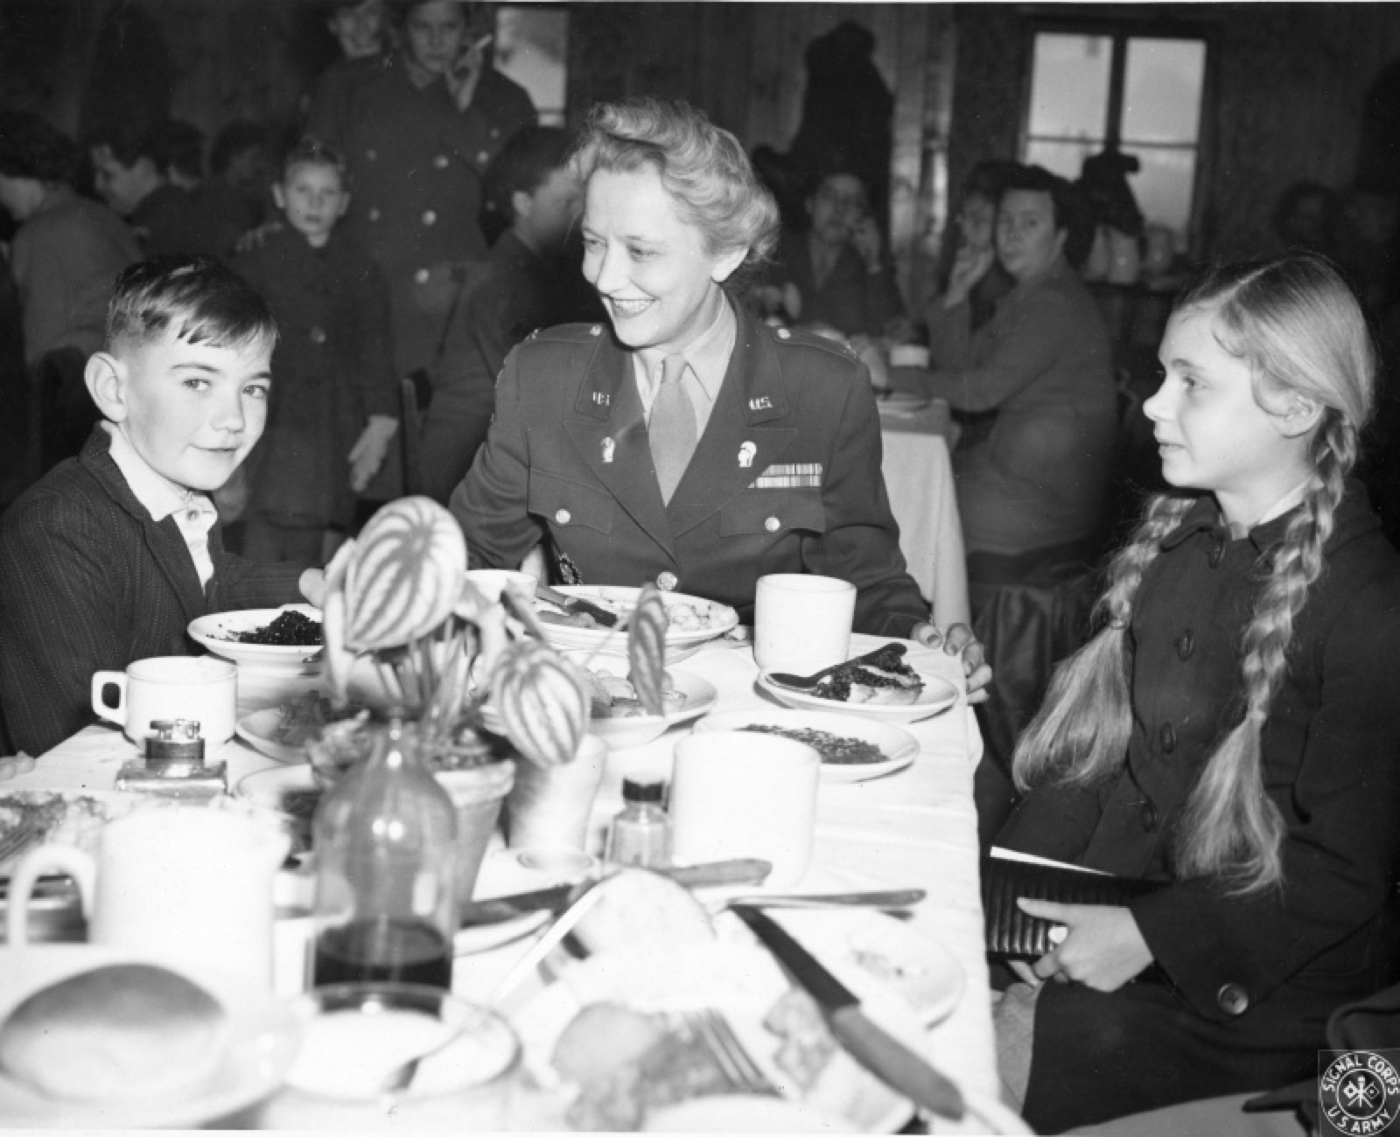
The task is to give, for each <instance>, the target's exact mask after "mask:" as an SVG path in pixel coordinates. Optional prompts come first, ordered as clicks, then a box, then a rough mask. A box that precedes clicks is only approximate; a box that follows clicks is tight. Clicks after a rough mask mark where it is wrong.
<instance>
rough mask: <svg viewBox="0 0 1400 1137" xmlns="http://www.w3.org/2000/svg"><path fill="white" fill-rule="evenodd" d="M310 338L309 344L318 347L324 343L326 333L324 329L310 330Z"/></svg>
mask: <svg viewBox="0 0 1400 1137" xmlns="http://www.w3.org/2000/svg"><path fill="white" fill-rule="evenodd" d="M310 336H311V342H312V343H314V344H317V345H318V346H319V345H320V344H323V343H325V342H326V331H325V329H324V328H312V329H311V332H310Z"/></svg>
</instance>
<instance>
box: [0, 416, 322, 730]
mask: <svg viewBox="0 0 1400 1137" xmlns="http://www.w3.org/2000/svg"><path fill="white" fill-rule="evenodd" d="M109 446H110V439H109V438H108V436H107V433H106V432H105V431H104V430H102V428H101V427H97V428H95V429H94V430H93V432H92V436H91V437H90V438H89V439H88V441H87V444H86V445H85V446H84V447H83V450H82V453H81V454H80V455H79V456H78V457H77V458H70V459H68V460H67V461H65V462H61V463H60V464H59V465H57V466H55V467H54V468H53V469H52V470H50V471H49V472H48V473H47V474H46V475H44V477H43V478H42V479H41V480H40V481H39V482H37V483H36V484H35V485H33V486H31V487H30V488H29V489H28V490H26V491H25V493H24V494H23V495H22V496H21V497H20V498H19V500H17V501H16V502H15V503H14V504H13V505H12V506H10V508H9V509H7V510H6V511H5V515H4V517H3V518H0V707H3V710H4V717H5V723H6V726H7V727H8V728H9V733H10V740H11V742H12V743H13V744H14V745H15V746H17V747H18V748H19V749H21V750H24V751H25V752H27V753H29V754H33V755H39V754H42V753H43V752H44V751H46V750H49V749H51V748H52V747H54V746H57V745H58V744H59V743H60V742H62V741H63V740H64V739H65V738H67V737H68V736H69V735H70V734H73V733H74V732H75V731H78V730H81V729H82V728H83V727H85V726H87V725H88V724H89V723H91V722H93V721H95V718H96V716H95V715H94V714H93V712H92V697H91V684H92V676H93V673H94V672H95V671H100V670H113V671H120V670H122V669H123V668H125V667H126V665H127V664H129V663H131V662H133V661H134V660H137V659H145V658H147V657H149V656H157V655H198V654H200V653H201V649H200V648H199V646H198V645H197V644H196V643H195V642H194V641H193V640H191V639H190V638H189V637H188V636H187V635H186V634H185V628H186V626H187V625H188V624H189V622H190V621H191V620H193V619H195V618H196V617H198V616H204V615H207V614H208V613H210V612H223V611H227V610H229V609H233V608H267V607H276V606H277V605H280V604H287V603H290V602H293V601H297V600H300V599H301V598H302V597H301V593H300V591H299V590H298V588H297V581H298V578H299V577H300V575H301V571H302V566H299V565H281V564H279V565H258V564H254V563H253V562H251V561H246V560H244V559H243V558H242V557H237V556H234V555H233V554H231V553H227V552H225V551H224V545H223V539H222V537H221V535H220V527H219V525H218V524H217V523H216V524H215V525H214V528H213V529H211V530H210V532H209V556H210V559H211V560H212V561H213V563H214V576H213V577H212V579H211V580H210V581H209V584H208V587H207V588H201V587H200V584H199V575H198V573H197V572H196V571H195V567H194V559H193V558H192V557H191V556H190V551H189V547H188V546H187V545H186V544H185V539H184V537H183V536H182V535H181V533H180V529H179V527H178V526H177V525H176V524H175V519H174V518H173V517H167V518H166V519H165V520H164V521H161V522H160V523H159V524H157V523H156V522H154V521H152V520H151V515H150V513H149V512H148V511H147V509H146V508H145V507H144V506H143V505H141V503H140V502H139V501H137V500H136V496H135V495H134V494H133V493H132V492H131V490H130V488H129V487H128V486H127V484H126V479H125V478H123V477H122V474H121V471H120V470H118V469H117V465H116V463H115V462H113V461H112V456H111V453H110V451H109Z"/></svg>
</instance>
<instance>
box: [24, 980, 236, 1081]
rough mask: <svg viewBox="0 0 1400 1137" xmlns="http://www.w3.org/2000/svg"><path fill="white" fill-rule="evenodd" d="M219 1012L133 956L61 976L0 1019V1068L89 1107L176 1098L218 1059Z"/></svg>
mask: <svg viewBox="0 0 1400 1137" xmlns="http://www.w3.org/2000/svg"><path fill="white" fill-rule="evenodd" d="M227 1029H228V1016H227V1015H226V1013H225V1012H224V1009H223V1007H222V1006H221V1005H220V1004H219V1002H218V1001H217V1000H216V999H215V998H214V997H213V996H212V995H210V994H209V992H207V991H205V990H204V988H202V987H200V986H198V985H196V984H195V983H193V982H191V981H190V980H188V979H186V978H185V977H184V976H182V975H178V974H176V973H175V972H173V971H168V970H166V969H165V968H163V967H153V966H150V965H148V964H141V963H122V964H112V965H109V966H106V967H99V968H96V969H94V970H92V971H84V972H82V973H81V974H78V975H73V976H70V977H69V978H67V979H62V980H60V981H59V982H57V983H54V984H52V985H50V986H48V987H44V988H42V989H40V990H38V991H36V992H34V994H32V995H30V996H29V997H28V998H27V999H25V1000H24V1001H23V1002H22V1003H20V1005H19V1006H18V1007H16V1008H15V1010H14V1012H13V1013H12V1014H11V1015H10V1017H9V1018H8V1019H6V1020H5V1023H4V1025H3V1026H0V1067H3V1069H4V1070H5V1071H6V1072H7V1073H8V1074H9V1075H10V1076H11V1077H12V1078H14V1079H16V1080H17V1081H20V1082H22V1083H24V1084H26V1085H28V1086H30V1087H31V1088H33V1089H35V1090H38V1091H39V1092H40V1093H42V1094H45V1095H47V1096H49V1097H54V1098H61V1099H64V1100H67V1101H74V1102H84V1103H89V1104H107V1103H110V1104H114V1105H116V1104H129V1103H136V1102H142V1101H148V1100H154V1099H159V1100H162V1101H171V1100H179V1098H180V1097H182V1096H184V1095H186V1094H189V1093H191V1092H193V1091H194V1090H195V1089H197V1088H198V1087H199V1086H200V1084H201V1083H203V1082H204V1081H205V1080H207V1079H208V1078H209V1076H210V1075H211V1074H212V1073H213V1072H214V1070H215V1068H216V1067H217V1066H218V1064H219V1062H220V1060H221V1059H222V1051H223V1044H224V1040H225V1037H226V1032H227Z"/></svg>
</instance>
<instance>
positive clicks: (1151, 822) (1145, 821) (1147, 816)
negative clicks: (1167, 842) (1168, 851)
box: [1138, 801, 1157, 833]
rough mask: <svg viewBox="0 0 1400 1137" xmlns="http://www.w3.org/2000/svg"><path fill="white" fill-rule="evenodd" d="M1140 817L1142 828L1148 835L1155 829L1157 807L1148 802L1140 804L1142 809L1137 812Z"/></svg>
mask: <svg viewBox="0 0 1400 1137" xmlns="http://www.w3.org/2000/svg"><path fill="white" fill-rule="evenodd" d="M1138 812H1139V814H1141V816H1142V827H1143V829H1144V830H1146V831H1147V832H1148V833H1151V832H1152V830H1154V829H1156V828H1157V807H1156V806H1155V805H1153V804H1152V803H1151V802H1150V801H1145V802H1143V803H1142V808H1141V809H1140V810H1139V811H1138Z"/></svg>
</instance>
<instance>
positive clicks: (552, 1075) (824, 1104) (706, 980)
mask: <svg viewBox="0 0 1400 1137" xmlns="http://www.w3.org/2000/svg"><path fill="white" fill-rule="evenodd" d="M736 923H737V921H736ZM788 987H789V980H788V979H787V977H786V975H785V974H784V972H783V970H782V968H781V967H780V966H779V965H778V963H777V961H776V960H775V959H774V958H773V956H772V955H771V954H770V953H769V952H768V951H767V950H766V949H764V948H762V947H760V946H759V945H758V944H757V943H755V942H754V941H753V940H752V939H750V940H748V941H747V942H744V941H740V940H723V939H722V940H713V941H706V942H697V943H690V944H684V945H678V946H677V947H675V948H673V949H671V950H669V951H665V952H658V951H656V949H655V947H654V946H653V947H651V948H646V949H620V950H617V951H606V952H600V953H598V954H597V955H593V956H589V957H588V958H587V959H584V960H577V961H573V962H570V963H566V964H563V965H561V967H560V969H559V971H558V979H557V981H556V982H554V983H552V984H551V985H550V986H548V987H546V988H545V989H544V990H543V991H541V992H539V993H538V994H537V995H536V996H535V997H534V998H533V999H531V1000H529V1001H528V1002H527V1003H526V1004H525V1005H524V1006H522V1007H521V1008H520V1010H519V1011H518V1012H516V1014H515V1015H514V1016H513V1019H512V1021H513V1023H514V1025H515V1028H516V1031H517V1033H518V1034H519V1035H520V1041H521V1045H522V1046H523V1048H524V1054H525V1064H526V1067H527V1068H528V1069H529V1071H530V1073H531V1075H532V1076H533V1077H534V1079H535V1081H536V1083H537V1084H538V1085H540V1086H541V1087H542V1088H544V1089H545V1090H551V1091H557V1092H561V1093H567V1092H569V1090H570V1087H568V1086H567V1085H565V1084H564V1083H563V1082H562V1080H561V1079H560V1077H559V1074H558V1072H557V1071H556V1070H555V1069H554V1067H553V1065H552V1063H551V1061H550V1058H551V1055H552V1054H553V1051H554V1046H555V1043H556V1042H557V1041H558V1038H559V1036H560V1034H562V1033H563V1030H564V1028H565V1027H566V1026H567V1025H568V1024H569V1022H570V1021H571V1020H572V1019H573V1018H574V1016H575V1015H576V1014H577V1013H578V1012H579V1011H580V1010H581V1009H582V1008H583V1007H585V1006H588V1005H590V1004H593V1003H600V1002H610V1003H621V1004H624V1005H627V1006H630V1007H632V1008H634V1009H636V1010H639V1011H644V1012H648V1013H677V1014H679V1013H684V1012H685V1011H688V1010H699V1009H703V1008H707V1007H710V1008H715V1009H717V1010H719V1011H720V1012H721V1013H723V1014H724V1016H725V1017H726V1018H727V1019H728V1020H729V1023H730V1025H731V1026H732V1027H733V1029H734V1032H735V1034H736V1035H738V1037H739V1039H740V1041H741V1043H742V1044H743V1046H744V1048H745V1049H746V1050H747V1051H748V1052H749V1053H750V1054H751V1055H752V1056H753V1058H754V1060H755V1062H756V1063H757V1064H758V1065H759V1066H760V1068H762V1070H763V1072H764V1074H765V1075H766V1076H767V1077H768V1080H769V1081H770V1082H772V1083H773V1085H774V1086H776V1087H777V1088H778V1089H779V1092H780V1093H781V1094H782V1096H783V1097H784V1098H786V1099H788V1100H791V1101H795V1102H797V1103H799V1104H800V1105H801V1106H802V1107H804V1108H805V1110H806V1111H807V1113H808V1115H809V1116H810V1115H815V1116H818V1117H820V1116H822V1115H826V1116H829V1117H831V1118H833V1119H838V1120H837V1122H836V1123H837V1124H839V1125H842V1126H850V1127H852V1128H854V1129H856V1130H858V1131H860V1132H865V1133H893V1132H895V1131H896V1130H898V1129H899V1128H901V1127H902V1126H903V1125H904V1124H905V1123H906V1122H907V1121H908V1120H909V1119H910V1117H911V1116H912V1115H913V1112H914V1107H913V1106H912V1105H911V1104H910V1102H909V1100H908V1099H907V1098H906V1097H904V1096H903V1095H902V1094H899V1093H897V1092H896V1091H894V1090H892V1089H890V1088H889V1087H888V1086H886V1085H885V1084H884V1083H883V1082H881V1081H880V1080H879V1079H878V1078H876V1077H875V1076H874V1075H873V1074H870V1073H869V1072H868V1071H866V1070H864V1069H863V1068H861V1067H860V1066H859V1065H857V1064H856V1062H855V1061H854V1060H853V1059H852V1058H851V1057H850V1056H849V1055H847V1054H846V1053H845V1052H844V1051H843V1050H841V1049H839V1048H837V1049H836V1050H835V1052H834V1053H833V1054H832V1055H831V1057H830V1059H829V1061H828V1062H827V1063H826V1065H825V1066H824V1067H823V1068H822V1069H821V1071H820V1073H819V1074H818V1075H817V1076H816V1078H815V1079H814V1081H813V1082H812V1083H811V1084H810V1085H809V1086H807V1087H806V1088H802V1087H800V1086H799V1085H798V1083H797V1082H796V1080H795V1079H794V1078H793V1077H792V1076H791V1075H789V1074H787V1073H786V1072H784V1070H783V1069H782V1067H781V1066H780V1065H779V1060H778V1054H779V1051H780V1049H781V1047H782V1046H783V1040H782V1039H781V1038H780V1037H779V1036H778V1035H776V1034H774V1033H772V1032H770V1031H769V1030H768V1029H767V1028H766V1027H765V1026H764V1025H763V1020H764V1017H765V1015H767V1013H768V1011H769V1010H770V1008H772V1006H773V1005H774V1003H776V1002H777V1001H778V999H779V998H780V997H781V996H782V995H783V994H784V993H785V992H786V991H787V990H788ZM862 1009H863V1010H864V1011H865V1012H866V1014H867V1015H869V1017H870V1018H871V1019H873V1020H874V1021H876V1022H878V1023H879V1024H880V1025H881V1026H882V1027H884V1028H885V1029H886V1030H887V1031H889V1032H890V1033H891V1034H892V1035H894V1036H895V1037H896V1038H898V1039H900V1040H901V1041H902V1042H904V1043H905V1044H906V1045H908V1046H910V1047H913V1048H914V1049H916V1050H919V1051H922V1050H923V1049H924V1046H925V1042H926V1038H925V1035H924V1029H923V1026H922V1025H921V1024H920V1022H919V1021H918V1019H917V1018H916V1017H915V1016H914V1015H913V1014H912V1013H911V1012H910V1011H909V1009H908V1007H907V1006H906V1005H905V1003H904V1002H903V1000H902V999H900V998H899V997H898V996H896V995H895V994H893V993H892V992H890V991H889V990H888V989H878V985H876V986H871V987H867V989H866V990H865V991H863V992H862ZM663 1120H664V1115H663ZM734 1120H735V1119H734V1118H733V1117H729V1118H721V1119H720V1122H721V1123H720V1125H719V1128H720V1129H722V1130H726V1131H735V1130H737V1131H741V1132H742V1131H744V1130H745V1129H746V1128H747V1127H746V1126H743V1125H737V1126H736V1125H735V1124H733V1122H734Z"/></svg>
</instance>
